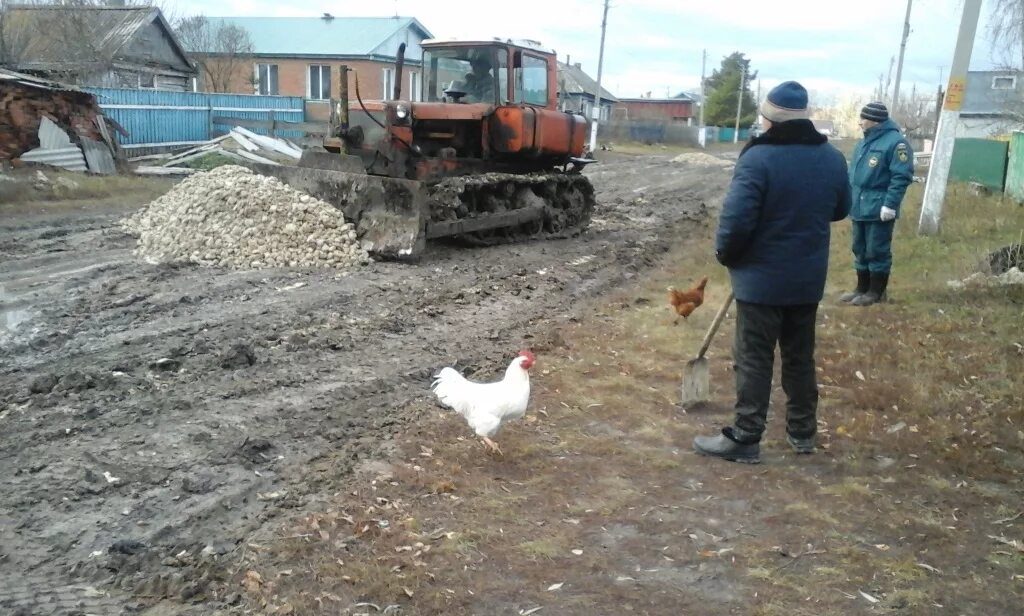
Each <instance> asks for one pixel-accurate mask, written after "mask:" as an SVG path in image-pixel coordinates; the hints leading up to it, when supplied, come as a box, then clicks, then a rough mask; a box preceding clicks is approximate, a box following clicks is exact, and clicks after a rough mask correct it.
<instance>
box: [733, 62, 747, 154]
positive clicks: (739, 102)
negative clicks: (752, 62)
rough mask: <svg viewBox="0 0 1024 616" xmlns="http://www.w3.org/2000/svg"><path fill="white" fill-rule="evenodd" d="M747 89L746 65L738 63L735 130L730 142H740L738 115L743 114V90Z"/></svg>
mask: <svg viewBox="0 0 1024 616" xmlns="http://www.w3.org/2000/svg"><path fill="white" fill-rule="evenodd" d="M746 87H747V65H746V64H743V63H742V62H740V95H739V97H737V98H738V100H737V101H736V130H735V131H733V134H732V142H733V143H739V142H740V115H741V114H742V113H743V90H745V89H746Z"/></svg>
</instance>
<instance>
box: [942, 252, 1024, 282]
mask: <svg viewBox="0 0 1024 616" xmlns="http://www.w3.org/2000/svg"><path fill="white" fill-rule="evenodd" d="M981 269H982V270H984V271H980V272H975V273H973V274H971V275H970V276H968V277H967V278H964V279H963V280H950V281H949V282H947V283H946V284H948V285H949V286H950V287H951V288H953V289H962V288H964V287H1003V286H1009V285H1024V244H1010V245H1009V246H1004V247H1002V248H1000V249H999V250H996V251H994V252H993V253H991V254H990V255H988V258H987V259H986V260H985V263H984V264H983V265H982V267H981Z"/></svg>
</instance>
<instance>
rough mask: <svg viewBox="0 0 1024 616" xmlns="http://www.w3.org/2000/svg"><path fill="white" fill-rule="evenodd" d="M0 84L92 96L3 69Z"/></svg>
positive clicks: (67, 86)
mask: <svg viewBox="0 0 1024 616" xmlns="http://www.w3.org/2000/svg"><path fill="white" fill-rule="evenodd" d="M0 82H4V83H15V84H18V85H21V86H27V87H30V88H37V89H39V90H53V91H54V92H77V93H79V94H84V95H86V96H92V94H90V93H89V92H86V91H85V90H80V89H78V88H76V87H75V86H69V85H66V84H63V83H58V82H56V81H50V80H49V79H42V78H40V77H36V76H34V75H26V74H25V73H17V72H15V71H9V70H7V69H4V68H0Z"/></svg>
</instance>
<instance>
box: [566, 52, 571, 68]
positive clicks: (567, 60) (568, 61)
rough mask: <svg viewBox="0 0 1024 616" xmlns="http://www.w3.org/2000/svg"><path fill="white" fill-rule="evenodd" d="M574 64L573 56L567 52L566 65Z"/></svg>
mask: <svg viewBox="0 0 1024 616" xmlns="http://www.w3.org/2000/svg"><path fill="white" fill-rule="evenodd" d="M571 64H572V56H570V55H569V54H565V65H566V66H570V65H571Z"/></svg>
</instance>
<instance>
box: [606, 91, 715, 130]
mask: <svg viewBox="0 0 1024 616" xmlns="http://www.w3.org/2000/svg"><path fill="white" fill-rule="evenodd" d="M696 102H697V101H696V100H695V99H694V97H692V96H690V95H689V94H687V93H686V92H680V93H679V94H676V95H675V96H673V97H671V98H651V97H649V96H648V97H646V98H620V99H619V102H618V104H617V105H616V106H615V111H614V114H615V119H616V120H660V121H662V122H674V123H675V122H678V123H684V124H689V123H690V122H691V118H693V116H694V114H693V110H694V106H695V103H696Z"/></svg>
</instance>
